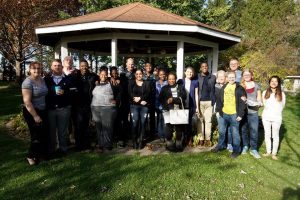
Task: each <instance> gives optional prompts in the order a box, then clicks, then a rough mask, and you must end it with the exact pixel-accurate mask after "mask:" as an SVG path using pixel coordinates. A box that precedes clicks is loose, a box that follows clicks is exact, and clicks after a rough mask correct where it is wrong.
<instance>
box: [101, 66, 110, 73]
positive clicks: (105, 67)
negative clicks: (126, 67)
mask: <svg viewBox="0 0 300 200" xmlns="http://www.w3.org/2000/svg"><path fill="white" fill-rule="evenodd" d="M103 70H105V71H107V72H108V67H107V66H105V65H103V66H101V67H100V71H103Z"/></svg>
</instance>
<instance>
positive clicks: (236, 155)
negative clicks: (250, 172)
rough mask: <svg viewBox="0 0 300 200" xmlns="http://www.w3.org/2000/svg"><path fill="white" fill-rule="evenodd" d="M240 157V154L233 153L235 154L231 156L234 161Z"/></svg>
mask: <svg viewBox="0 0 300 200" xmlns="http://www.w3.org/2000/svg"><path fill="white" fill-rule="evenodd" d="M238 156H239V154H238V153H235V152H233V153H232V154H231V156H230V157H231V158H232V159H236V158H237V157H238Z"/></svg>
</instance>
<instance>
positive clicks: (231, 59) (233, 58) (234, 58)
mask: <svg viewBox="0 0 300 200" xmlns="http://www.w3.org/2000/svg"><path fill="white" fill-rule="evenodd" d="M233 60H236V61H238V62H239V59H238V58H236V57H232V58H230V60H229V62H231V61H233Z"/></svg>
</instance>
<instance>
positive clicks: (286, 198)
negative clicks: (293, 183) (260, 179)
mask: <svg viewBox="0 0 300 200" xmlns="http://www.w3.org/2000/svg"><path fill="white" fill-rule="evenodd" d="M282 193H283V196H282V200H290V199H293V200H300V188H299V187H298V188H297V189H293V188H285V189H284V190H283V192H282Z"/></svg>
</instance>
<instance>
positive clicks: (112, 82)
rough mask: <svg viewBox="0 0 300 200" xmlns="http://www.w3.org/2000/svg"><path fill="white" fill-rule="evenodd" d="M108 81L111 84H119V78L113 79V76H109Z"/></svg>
mask: <svg viewBox="0 0 300 200" xmlns="http://www.w3.org/2000/svg"><path fill="white" fill-rule="evenodd" d="M110 82H111V84H113V85H119V84H120V80H116V79H114V78H112V77H111V78H110Z"/></svg>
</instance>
